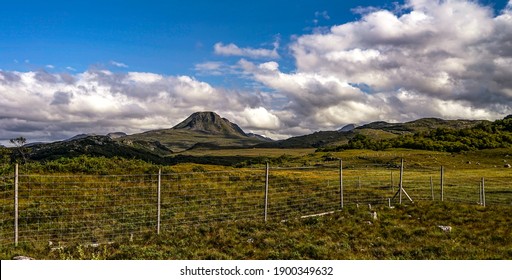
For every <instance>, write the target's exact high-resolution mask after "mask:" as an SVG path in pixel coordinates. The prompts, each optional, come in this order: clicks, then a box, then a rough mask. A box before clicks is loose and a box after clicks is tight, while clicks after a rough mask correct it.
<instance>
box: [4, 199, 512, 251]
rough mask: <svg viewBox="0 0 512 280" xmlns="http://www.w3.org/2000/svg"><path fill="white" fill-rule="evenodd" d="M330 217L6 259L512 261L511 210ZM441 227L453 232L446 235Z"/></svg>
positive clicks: (355, 212) (451, 207)
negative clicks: (28, 257)
mask: <svg viewBox="0 0 512 280" xmlns="http://www.w3.org/2000/svg"><path fill="white" fill-rule="evenodd" d="M373 210H374V211H376V213H377V219H373V217H371V215H370V211H368V209H367V208H364V209H363V208H355V207H347V208H346V209H344V210H343V211H340V212H336V213H334V214H331V215H326V216H322V217H311V218H304V219H291V220H285V221H273V222H267V223H264V222H262V221H254V220H240V221H232V222H214V223H209V224H200V225H186V226H177V227H174V228H172V229H170V230H169V231H166V232H164V233H162V234H160V235H156V234H147V235H146V236H144V237H143V238H141V239H135V240H132V241H130V240H129V238H128V237H126V238H124V239H120V240H117V241H115V242H113V243H110V244H101V245H98V246H96V245H94V246H92V245H90V244H89V245H87V244H85V245H84V244H74V245H68V246H66V247H50V246H48V245H46V246H45V245H44V244H24V245H23V246H20V247H18V248H12V247H8V248H3V249H2V250H1V251H0V257H1V258H2V259H10V258H12V257H13V256H16V255H29V256H32V257H34V258H37V259H392V260H400V259H463V260H464V259H511V258H512V232H511V228H510V226H509V225H510V223H511V222H512V218H511V216H510V215H508V214H507V213H508V212H509V208H503V207H487V208H483V207H480V206H474V205H464V204H453V203H430V202H421V203H416V204H414V205H403V206H399V207H396V208H394V209H389V208H386V207H378V208H374V209H373ZM439 226H450V227H451V231H443V230H442V229H441V228H440V227H439Z"/></svg>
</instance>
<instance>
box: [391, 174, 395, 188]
mask: <svg viewBox="0 0 512 280" xmlns="http://www.w3.org/2000/svg"><path fill="white" fill-rule="evenodd" d="M391 191H392V192H394V191H395V180H394V179H393V171H391Z"/></svg>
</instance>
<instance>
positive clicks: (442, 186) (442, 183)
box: [441, 166, 444, 201]
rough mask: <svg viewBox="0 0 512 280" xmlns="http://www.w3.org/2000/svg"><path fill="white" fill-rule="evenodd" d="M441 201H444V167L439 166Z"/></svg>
mask: <svg viewBox="0 0 512 280" xmlns="http://www.w3.org/2000/svg"><path fill="white" fill-rule="evenodd" d="M441 201H444V166H441Z"/></svg>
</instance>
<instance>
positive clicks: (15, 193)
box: [14, 163, 19, 247]
mask: <svg viewBox="0 0 512 280" xmlns="http://www.w3.org/2000/svg"><path fill="white" fill-rule="evenodd" d="M18 185H19V173H18V164H17V163H16V165H15V166H14V246H16V247H17V246H18V215H19V212H18V207H19V203H18Z"/></svg>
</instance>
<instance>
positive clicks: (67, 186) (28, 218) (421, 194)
mask: <svg viewBox="0 0 512 280" xmlns="http://www.w3.org/2000/svg"><path fill="white" fill-rule="evenodd" d="M474 174H478V173H476V172H474V171H471V170H461V171H457V170H449V169H446V170H445V172H444V176H443V180H442V181H443V199H444V201H453V202H462V203H472V204H482V187H481V184H482V178H479V177H477V176H475V175H474ZM480 174H481V173H480ZM265 175H266V174H265V170H264V169H237V170H232V171H225V172H193V173H171V174H161V175H158V174H139V175H69V176H56V175H27V174H23V175H20V176H19V177H18V179H19V188H18V203H19V206H18V210H19V219H18V227H19V229H18V231H19V233H18V237H19V242H26V243H35V242H39V243H40V242H50V243H51V244H65V243H67V242H78V243H107V242H111V241H113V240H120V239H124V240H129V239H133V238H140V237H143V236H144V235H146V234H153V233H156V232H157V228H160V229H161V231H166V230H170V229H172V228H173V227H175V226H178V225H182V224H198V223H208V222H213V221H226V220H243V219H251V220H262V221H263V219H264V213H265V209H267V216H268V219H270V220H283V219H290V218H296V217H302V216H307V215H314V214H319V213H325V212H331V211H335V210H340V209H341V205H342V203H343V205H345V206H352V205H356V204H358V205H359V204H362V205H366V204H371V205H376V204H388V203H389V202H390V201H391V198H393V197H395V198H396V195H397V193H398V190H399V182H400V181H399V180H400V169H399V168H397V167H396V166H389V165H372V166H363V167H353V166H352V167H347V168H344V169H343V170H342V181H340V169H339V166H336V165H332V166H323V167H316V168H271V169H270V170H269V176H268V182H267V181H266V176H265ZM492 175H494V176H493V177H490V178H485V180H484V185H485V201H486V205H512V187H511V182H512V176H511V174H510V172H508V170H505V171H503V172H494V173H493V174H492ZM402 179H403V181H402V186H403V189H404V190H405V191H406V192H407V193H408V194H409V195H410V197H411V198H412V200H413V201H417V200H440V198H441V175H440V169H439V168H425V167H422V168H416V169H415V168H405V169H404V173H403V178H402ZM266 184H268V186H269V190H268V204H267V205H265V185H266ZM159 185H160V204H158V186H159ZM342 190H343V202H342V201H341V196H342V192H341V191H342ZM403 201H404V202H408V200H406V199H405V198H403ZM391 202H392V203H398V200H397V199H394V200H393V201H391ZM265 207H266V208H265ZM14 211H15V207H14V179H13V178H11V177H0V215H1V216H0V224H1V230H0V245H11V244H13V243H14V231H15V229H14V228H15V227H14V220H15V219H14V216H15V214H14ZM158 212H159V213H158ZM158 214H160V215H158Z"/></svg>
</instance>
